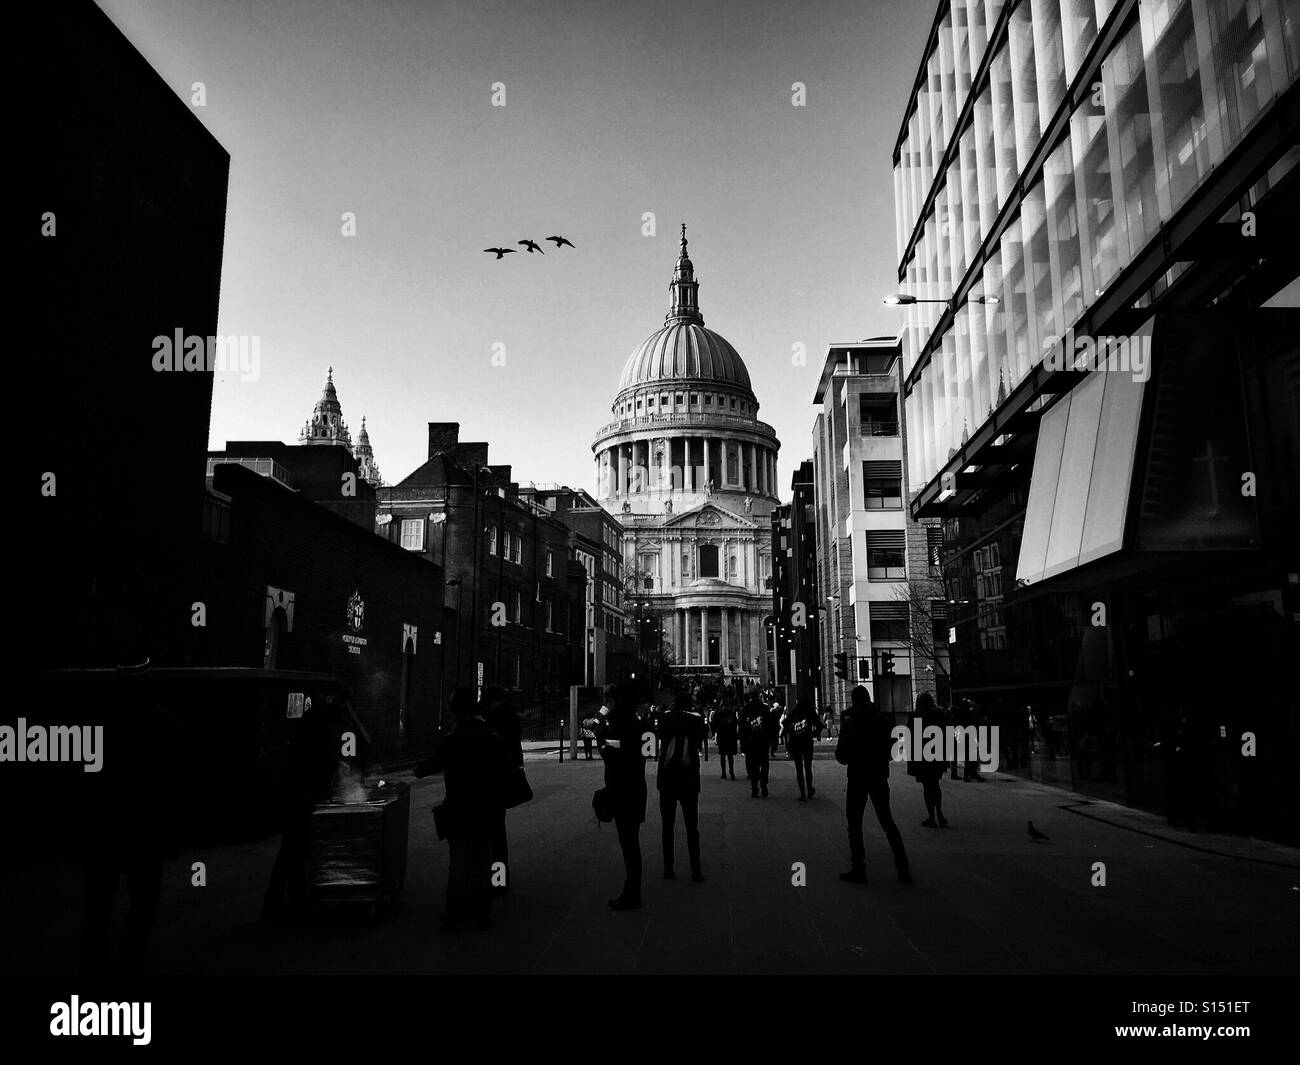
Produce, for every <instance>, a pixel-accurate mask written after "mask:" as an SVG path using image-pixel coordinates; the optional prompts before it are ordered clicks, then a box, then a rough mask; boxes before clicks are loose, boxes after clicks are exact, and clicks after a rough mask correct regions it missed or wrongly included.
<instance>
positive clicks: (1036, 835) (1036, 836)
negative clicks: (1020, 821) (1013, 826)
mask: <svg viewBox="0 0 1300 1065" xmlns="http://www.w3.org/2000/svg"><path fill="white" fill-rule="evenodd" d="M1029 838H1030V839H1032V840H1050V839H1051V838H1052V837H1051V836H1049V835H1048V834H1047V833H1046V832H1039V831H1038V829H1036V828H1035V827H1034V823H1033V822H1032V821H1030V822H1029Z"/></svg>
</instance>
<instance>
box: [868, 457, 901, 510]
mask: <svg viewBox="0 0 1300 1065" xmlns="http://www.w3.org/2000/svg"><path fill="white" fill-rule="evenodd" d="M862 495H863V504H862V505H863V506H864V507H866V509H867V510H899V509H901V508H902V506H903V464H902V463H901V462H898V461H891V462H864V463H863V464H862Z"/></svg>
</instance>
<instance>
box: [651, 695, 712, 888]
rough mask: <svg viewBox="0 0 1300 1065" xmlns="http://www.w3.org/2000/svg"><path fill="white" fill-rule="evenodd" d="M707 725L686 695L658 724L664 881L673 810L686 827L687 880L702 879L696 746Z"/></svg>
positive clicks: (668, 875)
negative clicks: (680, 812)
mask: <svg viewBox="0 0 1300 1065" xmlns="http://www.w3.org/2000/svg"><path fill="white" fill-rule="evenodd" d="M706 732H707V726H706V725H705V723H704V716H703V715H702V714H701V713H699V712H698V711H697V710H696V708H695V706H694V704H693V702H692V700H691V696H690V694H689V693H687V692H681V693H679V694H678V695H677V697H676V699H675V700H674V701H673V708H672V710H670V711H669V712H668V714H667V715H665V717H664V719H663V721H662V722H661V724H660V730H659V734H658V738H659V769H658V771H657V772H656V774H655V784H656V786H657V787H658V789H659V814H660V817H661V818H662V820H663V850H664V879H665V880H672V879H673V878H674V876H675V875H676V874H675V873H674V872H673V831H674V827H675V822H676V820H677V807H678V805H680V806H681V808H682V824H683V825H685V826H686V851H687V854H688V855H689V856H690V860H691V879H692V880H694V881H695V882H696V883H699V882H700V881H701V880H703V879H704V872H703V870H702V869H701V867H700V824H699V803H700V745H701V744H702V743H703V742H704V737H705V734H706Z"/></svg>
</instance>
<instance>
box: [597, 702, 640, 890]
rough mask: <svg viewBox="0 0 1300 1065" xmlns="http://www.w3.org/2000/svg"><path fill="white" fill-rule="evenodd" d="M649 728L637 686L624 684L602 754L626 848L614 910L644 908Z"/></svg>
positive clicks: (604, 735) (612, 709)
mask: <svg viewBox="0 0 1300 1065" xmlns="http://www.w3.org/2000/svg"><path fill="white" fill-rule="evenodd" d="M644 731H645V729H644V727H643V725H642V723H641V720H640V718H639V717H638V716H637V706H636V689H635V687H633V686H632V685H630V684H624V685H621V686H620V687H619V688H617V689H616V690H615V692H614V701H613V704H612V705H611V707H610V712H609V714H608V716H607V717H606V720H605V727H604V729H603V730H602V736H601V744H600V756H601V758H603V759H604V760H605V787H606V789H607V790H608V791H609V796H610V800H611V803H612V805H613V809H614V826H615V828H616V829H617V830H618V844H619V847H620V848H621V849H622V851H623V867H624V874H625V875H624V879H623V891H622V893H621V894H620V895H619V896H618V897H617V898H614V899H610V901H609V907H610V909H612V910H636V909H640V908H641V826H642V825H643V824H644V823H645V807H646V798H647V794H646V783H645V757H644V756H643V755H642V753H641V744H642V734H643V732H644Z"/></svg>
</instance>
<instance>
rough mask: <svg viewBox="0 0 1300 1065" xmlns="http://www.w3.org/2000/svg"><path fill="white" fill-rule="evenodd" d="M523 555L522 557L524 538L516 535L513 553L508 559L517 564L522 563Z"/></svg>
mask: <svg viewBox="0 0 1300 1065" xmlns="http://www.w3.org/2000/svg"><path fill="white" fill-rule="evenodd" d="M523 557H524V538H523V537H522V536H516V537H515V550H514V554H512V555H511V556H510V561H511V562H514V563H516V564H517V565H518V564H522V559H523Z"/></svg>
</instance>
